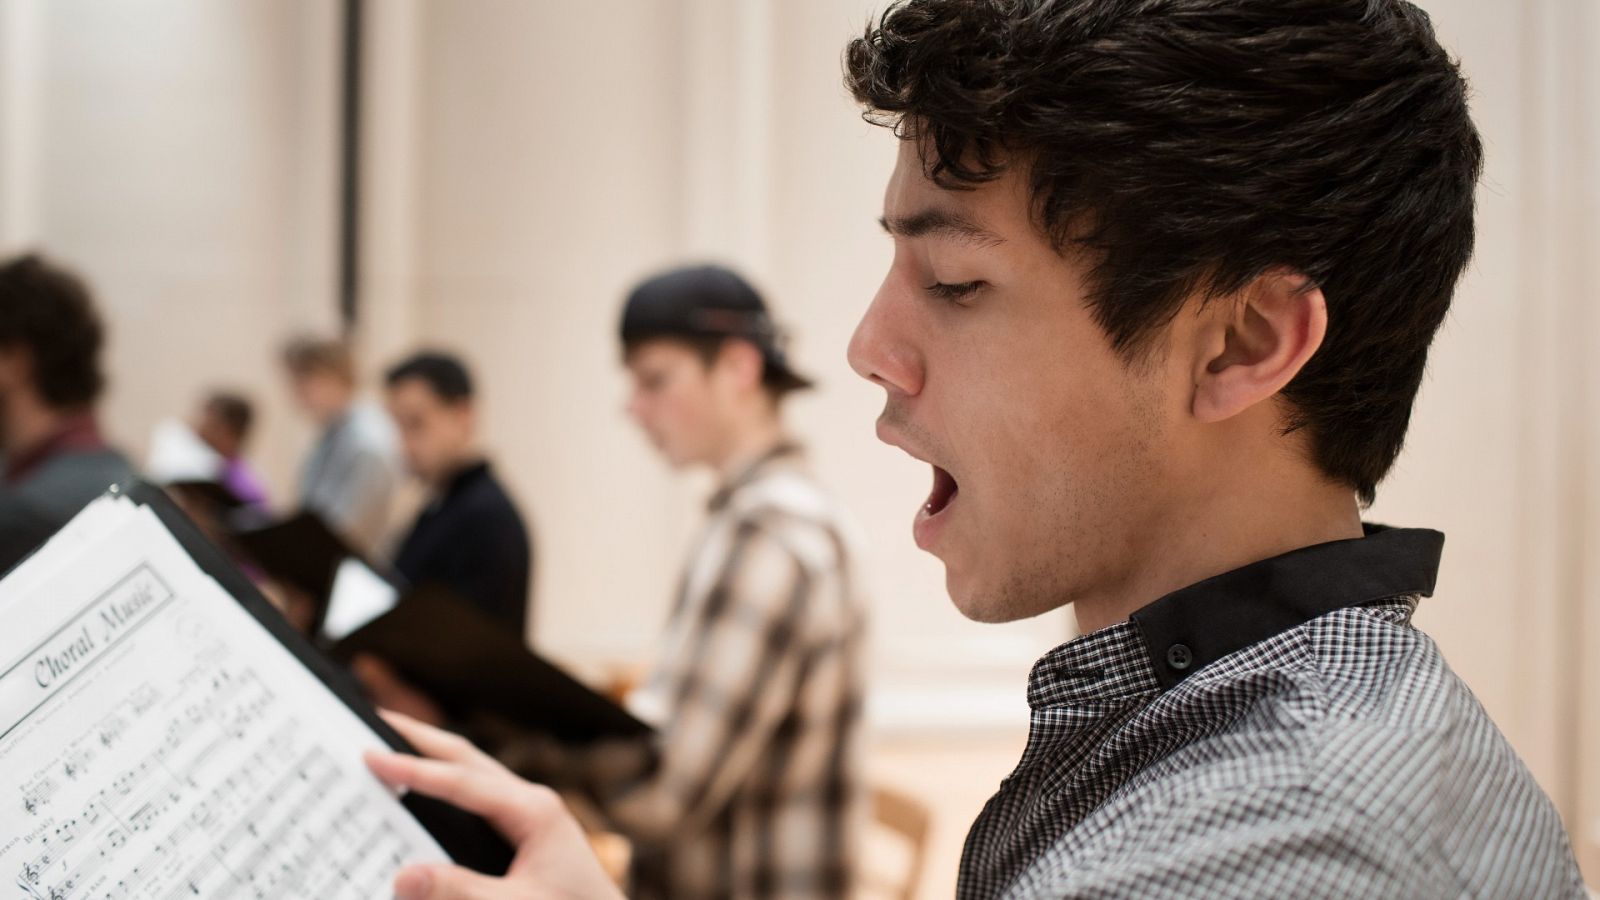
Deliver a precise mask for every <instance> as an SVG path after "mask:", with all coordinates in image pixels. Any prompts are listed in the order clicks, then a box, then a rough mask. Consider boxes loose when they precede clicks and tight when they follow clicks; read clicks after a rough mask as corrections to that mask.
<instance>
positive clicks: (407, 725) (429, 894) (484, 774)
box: [367, 715, 622, 900]
mask: <svg viewBox="0 0 1600 900" xmlns="http://www.w3.org/2000/svg"><path fill="white" fill-rule="evenodd" d="M388 718H389V721H390V722H391V724H393V725H394V726H395V728H396V729H398V730H399V731H400V733H401V734H402V735H404V736H405V738H406V740H408V741H410V742H411V743H412V744H413V745H414V746H415V747H416V748H417V749H418V750H420V751H421V752H422V753H423V754H425V755H426V756H428V757H431V758H430V759H418V758H416V757H413V756H406V755H402V754H397V753H381V752H380V753H369V754H368V755H367V764H368V765H370V766H371V767H372V770H373V771H374V772H376V773H378V775H379V776H380V777H381V778H383V780H384V781H386V782H388V783H389V784H391V785H393V786H395V787H398V788H408V789H412V790H416V791H418V792H419V793H423V794H427V795H429V796H432V797H438V798H439V799H441V800H446V801H449V802H450V803H452V804H454V805H456V806H459V807H461V808H462V809H466V810H470V811H472V812H475V813H478V814H479V815H482V816H484V817H485V818H486V819H488V820H489V822H490V823H491V824H493V825H494V826H495V828H496V829H498V830H499V831H500V833H501V834H504V835H505V836H506V837H507V838H509V839H510V840H512V841H513V842H515V843H516V844H517V856H516V859H515V860H514V861H513V862H512V863H511V868H510V870H509V871H507V872H506V874H505V877H503V878H491V877H489V876H486V875H480V874H478V873H476V872H472V871H469V870H467V869H463V868H461V867H459V866H452V865H444V864H438V863H423V864H416V865H411V866H408V867H406V869H404V870H403V871H402V872H401V873H400V876H399V878H398V879H397V888H398V889H399V890H398V894H399V896H400V897H401V898H403V900H435V898H438V900H446V898H450V900H465V898H471V900H516V898H528V897H568V898H573V900H621V898H622V894H621V892H620V891H618V890H617V886H616V885H615V884H614V883H613V882H612V881H611V879H610V877H609V876H607V875H606V873H605V870H604V869H603V868H601V866H600V862H599V860H598V859H596V858H595V855H594V852H593V851H592V850H591V849H590V847H589V843H588V841H587V839H586V838H585V837H584V834H583V829H582V828H580V827H579V825H578V823H577V821H576V820H575V819H573V818H572V816H571V815H569V814H568V813H567V811H566V808H565V807H564V806H563V805H562V803H561V800H560V799H559V798H558V797H557V796H556V795H555V793H554V792H552V791H550V790H548V789H546V788H542V787H539V786H537V785H533V784H529V783H528V782H526V781H523V780H522V779H520V778H518V777H517V776H516V775H514V774H512V773H511V772H510V771H509V770H507V769H506V767H505V766H502V765H500V764H499V763H498V762H496V761H494V760H493V759H491V758H490V757H489V756H488V755H486V754H484V753H483V752H482V751H480V750H478V749H477V748H476V747H474V746H472V744H470V743H468V742H467V741H465V740H462V739H461V738H459V737H457V736H455V735H452V734H450V733H448V732H445V731H441V730H439V729H437V728H434V727H432V726H429V725H424V724H422V723H420V722H415V721H411V720H409V719H406V718H405V717H403V716H393V715H391V716H389V717H388Z"/></svg>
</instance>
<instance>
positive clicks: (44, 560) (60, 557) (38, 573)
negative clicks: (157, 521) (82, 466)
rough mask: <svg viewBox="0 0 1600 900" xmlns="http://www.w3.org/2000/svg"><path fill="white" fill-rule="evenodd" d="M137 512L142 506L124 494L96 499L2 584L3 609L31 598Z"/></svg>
mask: <svg viewBox="0 0 1600 900" xmlns="http://www.w3.org/2000/svg"><path fill="white" fill-rule="evenodd" d="M138 511H139V505H138V504H137V503H134V502H133V501H132V500H129V499H128V498H127V497H125V496H122V495H121V494H117V495H109V494H108V495H106V496H103V497H99V498H97V499H96V500H94V501H93V502H92V503H90V504H89V505H88V506H86V507H84V509H83V511H82V512H80V513H78V514H77V515H76V516H74V517H73V519H72V521H70V522H68V523H67V524H66V525H65V526H63V527H62V529H61V530H60V531H57V532H56V533H55V534H54V535H53V536H52V537H51V538H50V540H48V541H46V542H45V544H44V546H43V547H40V548H39V549H38V550H37V551H35V552H34V553H33V555H32V556H29V557H28V558H27V559H25V560H23V561H22V562H21V563H20V564H19V565H18V566H17V567H16V568H15V569H12V570H11V572H10V573H9V574H7V575H6V576H5V580H4V581H0V606H3V605H5V604H6V603H7V602H8V601H10V600H11V599H12V598H18V599H20V598H26V597H27V596H29V595H30V593H31V592H30V588H31V587H32V586H33V585H35V584H37V583H39V582H40V581H43V580H45V579H47V578H49V577H50V575H51V574H53V573H55V572H56V571H58V570H59V569H61V568H62V567H63V566H67V565H72V564H75V563H76V562H77V560H78V558H79V554H81V553H82V552H83V551H84V549H85V548H86V547H88V546H89V545H91V544H92V543H94V542H95V541H97V540H100V539H101V538H103V537H105V535H107V534H109V533H111V532H113V531H115V530H116V529H117V528H118V527H119V526H121V525H122V524H123V523H125V522H127V521H128V520H129V519H131V518H133V517H134V515H135V514H136V513H137V512H138Z"/></svg>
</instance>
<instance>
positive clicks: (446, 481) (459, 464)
mask: <svg viewBox="0 0 1600 900" xmlns="http://www.w3.org/2000/svg"><path fill="white" fill-rule="evenodd" d="M482 461H483V454H481V453H479V452H478V451H477V450H469V451H467V452H465V453H462V454H461V455H459V456H457V457H455V458H454V459H453V460H452V461H451V462H449V463H447V464H446V465H445V466H444V467H442V468H441V469H440V470H439V474H438V475H436V476H435V477H433V478H430V479H427V484H428V487H430V488H431V489H433V490H434V491H435V492H436V493H443V492H445V491H447V490H449V489H450V485H451V483H452V482H454V481H455V480H456V476H458V475H460V474H461V473H462V472H465V471H466V470H467V469H469V468H471V467H473V466H475V465H477V464H478V463H480V462H482Z"/></svg>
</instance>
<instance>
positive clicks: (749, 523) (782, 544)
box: [595, 266, 865, 898]
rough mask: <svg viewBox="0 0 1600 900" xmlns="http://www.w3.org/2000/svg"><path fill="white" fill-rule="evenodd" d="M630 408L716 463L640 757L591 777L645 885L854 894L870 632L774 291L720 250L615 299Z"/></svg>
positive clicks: (656, 891)
mask: <svg viewBox="0 0 1600 900" xmlns="http://www.w3.org/2000/svg"><path fill="white" fill-rule="evenodd" d="M621 337H622V344H623V350H624V360H625V362H626V365H627V368H628V371H629V373H630V375H631V378H632V382H633V390H632V397H631V400H630V402H629V404H628V412H629V414H630V415H631V416H632V417H633V418H634V419H635V420H637V421H638V423H639V424H640V425H641V426H642V427H643V429H644V431H645V433H646V434H647V435H648V436H649V438H650V440H651V442H652V443H653V444H654V445H655V446H656V448H657V449H658V450H659V451H660V452H661V454H662V456H664V457H665V458H666V459H667V461H668V462H669V463H670V464H671V465H672V466H673V467H674V468H679V469H685V468H691V467H705V468H709V469H711V470H713V471H714V472H715V473H716V475H717V477H718V478H719V480H720V487H719V488H718V489H717V491H716V492H715V494H714V495H713V497H712V498H711V501H710V516H709V520H708V521H707V523H706V525H705V528H704V531H703V533H702V534H701V535H700V538H699V542H698V544H697V545H696V547H695V549H694V550H693V553H692V555H691V557H690V558H689V561H688V566H687V570H686V571H685V573H684V577H683V581H682V583H681V586H680V588H679V592H678V595H677V598H676V604H675V606H674V609H673V612H672V614H671V617H670V620H669V623H668V626H667V630H666V635H665V639H664V641H663V644H662V646H661V651H660V654H659V659H658V660H657V663H656V667H655V669H654V671H653V673H652V674H651V676H650V677H649V678H648V679H647V680H646V681H645V683H644V686H643V688H642V689H641V690H640V691H639V692H637V693H636V694H635V696H634V698H633V706H634V707H635V710H636V711H637V712H639V713H640V714H641V715H642V716H643V717H644V718H646V719H648V720H653V721H655V722H656V723H658V725H659V729H658V735H657V738H656V744H655V747H654V748H653V749H654V751H655V753H654V757H655V758H654V764H653V766H651V767H649V768H648V769H647V770H646V771H647V774H645V775H642V776H639V777H634V778H628V779H624V780H622V781H621V782H620V784H613V785H611V786H610V787H603V788H599V789H595V799H596V801H597V804H598V806H599V808H600V811H601V813H602V815H603V816H604V817H605V818H606V819H607V820H608V824H609V825H610V827H613V828H615V829H616V830H618V831H620V832H622V833H624V834H626V835H627V836H628V837H629V838H630V839H631V840H632V842H633V845H634V847H633V856H634V864H633V873H632V875H633V878H632V882H633V887H634V889H635V892H636V893H635V896H636V897H640V898H645V897H673V898H695V897H738V898H748V897H766V896H784V897H843V896H846V895H848V894H849V892H850V875H851V853H852V851H853V849H854V848H855V846H856V845H857V843H858V840H857V838H858V834H857V829H856V818H857V812H858V809H859V807H858V803H857V801H858V800H859V791H858V782H857V779H858V774H859V773H858V769H859V766H858V756H857V752H856V744H857V741H856V735H857V730H858V724H859V722H860V714H861V696H862V660H861V645H862V630H863V628H864V624H865V620H864V614H863V606H862V602H861V597H860V594H859V593H858V591H857V589H856V583H855V578H854V573H853V571H852V565H853V563H854V561H855V557H854V554H853V552H852V551H851V549H850V548H851V547H852V545H853V539H852V537H851V536H850V535H851V529H850V527H849V526H848V525H847V524H846V520H845V517H844V516H842V515H841V513H840V511H839V509H838V508H837V507H836V506H835V505H834V503H833V502H832V501H831V500H830V499H829V498H828V496H827V495H826V494H824V492H823V491H822V489H821V488H820V487H819V486H818V485H817V482H816V481H815V480H814V479H813V478H812V476H811V475H810V474H809V473H808V472H807V470H806V468H805V466H804V462H803V459H802V454H801V451H800V448H799V446H798V445H797V444H796V443H795V442H794V441H793V440H792V439H791V438H790V437H789V436H788V432H787V431H786V429H785V428H784V422H783V415H782V403H783V400H784V398H785V397H786V396H787V395H788V394H790V393H792V392H794V391H798V390H803V389H805V388H807V387H809V386H810V384H811V383H810V381H808V380H807V379H806V378H804V377H803V376H801V375H799V374H798V373H796V372H795V371H794V369H793V368H792V367H791V366H790V364H789V361H788V359H787V358H786V356H785V354H784V348H783V344H784V342H783V340H782V335H781V332H780V331H779V329H778V327H777V326H776V325H775V324H774V322H773V320H772V317H771V315H770V314H769V312H768V311H767V307H766V304H765V303H764V302H762V299H761V297H760V295H759V294H757V293H756V291H755V290H754V289H753V288H751V287H750V285H749V284H747V283H746V282H745V281H744V280H743V279H742V278H740V277H739V276H738V275H736V274H734V273H733V272H730V271H728V270H726V269H723V268H717V267H710V266H706V267H696V268H683V269H677V270H674V271H670V272H666V273H664V274H661V275H658V276H656V277H654V278H650V279H648V280H646V281H645V282H643V283H642V284H640V285H639V286H638V287H637V288H636V289H635V290H634V291H633V293H632V295H631V296H630V297H629V298H628V300H627V305H626V308H625V310H624V311H623V316H622V329H621Z"/></svg>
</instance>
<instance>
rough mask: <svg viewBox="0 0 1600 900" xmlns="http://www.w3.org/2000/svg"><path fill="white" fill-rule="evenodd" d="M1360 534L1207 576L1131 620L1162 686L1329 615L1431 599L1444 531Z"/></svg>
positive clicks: (1369, 529)
mask: <svg viewBox="0 0 1600 900" xmlns="http://www.w3.org/2000/svg"><path fill="white" fill-rule="evenodd" d="M1363 529H1364V530H1365V531H1366V536H1365V537H1360V538H1352V539H1350V540H1344V541H1332V542H1330V543H1326V544H1317V545H1315V546H1311V547H1304V548H1301V549H1299V550H1294V551H1292V552H1289V553H1285V554H1283V555H1282V556H1274V557H1272V558H1271V559H1265V560H1262V561H1261V562H1258V563H1252V564H1250V565H1248V566H1245V567H1244V568H1241V569H1235V570H1233V571H1232V572H1227V573H1225V574H1222V575H1218V576H1216V577H1214V578H1208V579H1206V580H1205V581H1202V582H1200V583H1198V584H1194V585H1190V586H1189V587H1186V588H1183V589H1182V590H1179V591H1174V592H1173V593H1171V594H1168V595H1167V596H1165V597H1162V598H1161V599H1160V600H1157V601H1156V602H1154V603H1152V604H1150V605H1149V606H1146V607H1144V608H1143V609H1141V610H1139V611H1138V612H1136V613H1134V614H1133V615H1132V616H1130V617H1129V618H1130V619H1131V620H1132V622H1133V624H1134V625H1135V627H1137V628H1138V629H1139V633H1140V635H1142V636H1143V638H1144V643H1145V647H1146V649H1147V650H1148V652H1149V653H1150V657H1151V662H1152V664H1154V666H1155V671H1156V678H1157V679H1158V680H1159V681H1160V682H1161V685H1162V687H1172V686H1173V685H1175V684H1177V683H1178V682H1179V681H1182V680H1183V678H1184V677H1185V676H1187V675H1188V674H1189V673H1190V672H1193V671H1195V670H1196V669H1200V668H1202V667H1204V666H1206V665H1207V664H1209V663H1212V662H1215V661H1217V660H1219V659H1221V658H1222V657H1224V656H1227V655H1228V654H1230V653H1233V652H1235V651H1237V650H1243V649H1244V648H1245V647H1248V646H1250V645H1251V644H1255V643H1259V642H1261V641H1264V640H1266V639H1267V638H1270V637H1273V636H1274V635H1278V634H1281V633H1283V632H1285V631H1288V630H1289V629H1291V628H1295V627H1297V626H1299V625H1303V624H1305V623H1306V622H1309V621H1311V620H1312V619H1315V618H1318V617H1319V616H1323V615H1326V614H1328V613H1330V612H1333V611H1334V610H1338V609H1344V608H1345V607H1349V606H1360V605H1362V604H1366V603H1374V602H1376V601H1379V600H1385V599H1389V598H1394V597H1405V596H1414V595H1421V596H1424V597H1431V596H1432V595H1433V588H1434V585H1435V583H1436V582H1437V580H1438V576H1439V557H1440V555H1441V553H1442V552H1443V550H1444V535H1443V534H1441V533H1440V532H1437V531H1432V530H1429V529H1425V528H1387V527H1384V526H1381V525H1365V526H1363Z"/></svg>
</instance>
